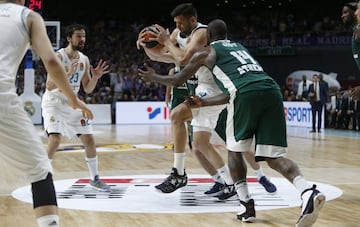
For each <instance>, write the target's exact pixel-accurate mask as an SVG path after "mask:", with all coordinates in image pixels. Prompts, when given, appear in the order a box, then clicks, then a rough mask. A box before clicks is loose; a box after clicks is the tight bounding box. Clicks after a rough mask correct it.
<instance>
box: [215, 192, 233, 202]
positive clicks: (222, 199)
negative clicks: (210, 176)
mask: <svg viewBox="0 0 360 227" xmlns="http://www.w3.org/2000/svg"><path fill="white" fill-rule="evenodd" d="M237 195H238V194H237V193H235V194H234V195H232V196H229V197H227V198H219V197H218V196H215V197H217V198H218V199H219V200H221V201H224V200H228V199H231V198H232V197H234V196H237Z"/></svg>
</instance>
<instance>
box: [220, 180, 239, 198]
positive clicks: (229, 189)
mask: <svg viewBox="0 0 360 227" xmlns="http://www.w3.org/2000/svg"><path fill="white" fill-rule="evenodd" d="M235 195H237V192H236V190H235V185H233V184H230V185H227V184H225V186H224V189H223V191H222V193H220V194H219V195H217V196H215V197H217V198H218V199H219V200H226V199H229V198H231V197H233V196H235Z"/></svg>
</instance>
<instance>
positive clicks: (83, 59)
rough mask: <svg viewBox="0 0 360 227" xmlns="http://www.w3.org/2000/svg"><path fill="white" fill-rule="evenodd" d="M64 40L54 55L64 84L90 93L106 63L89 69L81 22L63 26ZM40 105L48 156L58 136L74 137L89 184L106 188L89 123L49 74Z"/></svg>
mask: <svg viewBox="0 0 360 227" xmlns="http://www.w3.org/2000/svg"><path fill="white" fill-rule="evenodd" d="M66 39H67V41H68V45H67V46H66V47H65V48H61V49H59V50H58V51H57V54H58V56H59V58H60V59H61V61H62V63H63V65H64V66H65V69H66V71H67V76H68V83H69V84H70V86H71V87H72V89H73V91H74V93H75V94H77V93H78V92H79V90H80V85H82V86H83V88H84V91H85V92H86V93H91V92H92V91H93V90H94V88H95V86H96V84H97V82H98V80H99V79H100V78H101V77H102V75H104V74H106V73H108V72H109V71H108V70H107V69H108V65H107V64H106V61H103V60H100V61H99V64H98V65H97V66H96V68H93V67H92V66H91V65H90V62H89V58H88V57H87V56H86V55H84V54H83V53H82V52H81V51H82V50H83V49H84V45H85V39H86V29H85V27H84V26H83V25H80V24H72V25H69V26H68V27H67V29H66ZM90 72H91V74H90ZM49 74H50V73H49ZM41 107H42V110H43V111H42V115H43V118H44V129H45V131H46V133H47V135H48V146H47V152H48V155H49V159H51V160H52V159H53V158H54V155H55V152H56V150H57V148H58V147H59V145H60V142H61V137H62V136H67V137H68V138H73V137H74V136H78V137H79V138H80V140H81V142H82V143H83V145H84V147H85V153H86V158H85V160H86V163H87V166H88V168H89V172H90V186H92V187H94V188H95V189H97V190H99V191H110V186H108V185H107V184H105V183H104V182H102V181H101V180H100V178H99V173H98V159H97V153H96V146H95V141H94V137H93V135H92V126H91V124H90V123H89V121H88V119H87V118H84V117H83V116H82V115H81V114H80V112H79V111H76V110H73V109H71V108H70V107H69V105H68V103H67V101H66V98H65V96H64V95H63V94H62V92H61V91H60V89H59V87H58V86H56V84H54V82H53V80H52V77H48V79H47V81H46V91H45V93H44V95H43V98H42V103H41Z"/></svg>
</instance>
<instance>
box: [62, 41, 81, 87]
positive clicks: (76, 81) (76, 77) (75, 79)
mask: <svg viewBox="0 0 360 227" xmlns="http://www.w3.org/2000/svg"><path fill="white" fill-rule="evenodd" d="M57 52H58V53H59V54H60V55H61V59H62V63H63V65H64V67H65V70H66V71H69V69H70V67H71V59H70V58H69V56H68V55H67V54H66V52H65V49H64V48H61V49H59V50H58V51H57ZM78 53H79V63H78V66H77V68H76V70H75V72H74V74H73V75H71V76H70V77H69V83H70V86H71V87H72V89H73V91H74V92H75V93H76V94H77V93H78V92H79V90H80V85H81V80H82V78H83V76H84V74H85V69H86V57H85V55H84V54H83V53H81V52H80V51H78Z"/></svg>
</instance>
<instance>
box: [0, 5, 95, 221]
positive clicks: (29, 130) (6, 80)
mask: <svg viewBox="0 0 360 227" xmlns="http://www.w3.org/2000/svg"><path fill="white" fill-rule="evenodd" d="M24 4H25V0H16V1H15V0H3V1H1V2H0V33H1V35H0V49H1V51H0V59H1V61H0V100H1V101H0V106H1V108H0V125H1V127H0V144H1V151H0V160H1V162H2V163H3V164H4V165H2V168H5V169H10V170H11V173H12V175H11V177H12V178H16V177H17V176H19V177H21V178H22V177H23V176H24V175H25V176H26V179H27V180H28V181H29V182H31V191H32V195H33V197H32V198H33V208H34V213H35V216H36V219H37V223H38V226H39V227H45V226H53V227H58V226H59V215H58V207H57V199H56V194H55V188H54V184H53V178H52V174H53V172H52V167H51V164H50V161H49V159H48V157H47V154H46V151H45V149H44V145H43V143H42V141H41V139H40V137H39V136H38V134H37V131H36V129H35V127H34V125H33V123H32V121H31V120H30V118H29V117H28V114H27V113H26V112H25V111H24V106H23V103H22V102H21V99H20V97H19V96H18V95H17V94H16V92H15V91H16V88H15V78H16V74H17V71H18V67H19V65H20V62H21V61H22V59H23V57H24V55H25V52H26V51H27V49H28V48H29V45H30V43H31V46H32V49H33V50H34V51H35V52H36V53H37V54H38V55H39V56H40V58H41V60H42V61H43V63H44V65H45V68H46V70H48V71H49V72H50V77H51V79H52V80H53V82H54V83H55V84H56V85H57V86H58V87H59V88H60V89H61V91H62V92H63V94H64V95H65V96H66V97H67V100H68V103H69V106H70V107H71V108H80V109H82V111H83V113H84V115H85V116H87V117H88V118H89V119H92V118H93V115H92V113H91V111H90V110H89V109H88V108H87V107H86V105H85V104H84V103H83V102H81V101H80V100H79V99H78V98H77V97H76V95H75V94H74V92H73V91H72V89H71V87H70V86H69V84H68V83H67V76H66V72H65V70H64V68H63V66H62V65H61V62H60V60H59V58H58V57H57V56H56V54H55V52H54V51H53V48H52V46H51V43H50V40H49V38H48V36H47V33H46V28H45V24H44V21H43V19H42V17H41V16H40V15H39V14H38V13H36V12H33V11H31V10H30V9H28V8H26V7H24V6H23V5H24ZM2 177H4V176H2Z"/></svg>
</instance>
